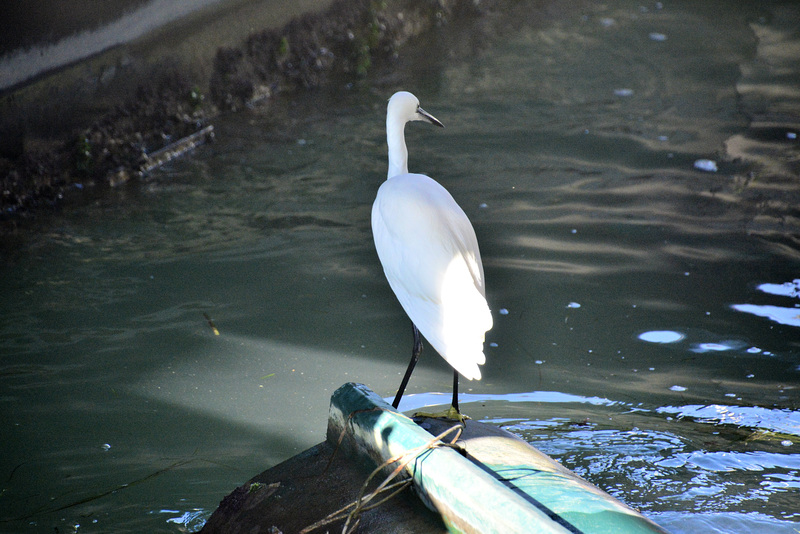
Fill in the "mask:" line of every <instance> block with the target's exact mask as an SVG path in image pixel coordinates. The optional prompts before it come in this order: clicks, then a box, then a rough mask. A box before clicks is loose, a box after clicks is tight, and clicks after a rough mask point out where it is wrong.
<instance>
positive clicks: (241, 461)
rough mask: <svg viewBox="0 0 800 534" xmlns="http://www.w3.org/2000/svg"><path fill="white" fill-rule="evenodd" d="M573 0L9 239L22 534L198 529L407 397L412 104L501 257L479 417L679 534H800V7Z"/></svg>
mask: <svg viewBox="0 0 800 534" xmlns="http://www.w3.org/2000/svg"><path fill="white" fill-rule="evenodd" d="M558 5H560V4H556V6H549V7H546V8H545V7H541V4H540V3H527V2H523V3H520V4H519V5H518V6H517V7H516V8H515V10H514V11H513V12H511V13H507V14H505V15H504V16H505V17H507V19H506V20H507V22H508V23H507V24H504V25H499V26H500V27H502V28H504V29H503V31H502V32H500V33H499V34H496V33H495V34H493V35H491V36H490V37H488V38H486V39H485V40H484V39H482V38H481V37H480V36H479V35H478V36H476V35H471V37H470V39H471V40H470V41H469V42H465V41H464V40H463V36H459V35H457V34H456V37H457V38H456V37H452V38H450V40H448V38H445V37H440V38H437V39H431V42H429V43H426V44H427V45H428V46H432V47H438V48H437V49H436V50H437V52H440V53H436V54H430V53H427V54H420V55H417V56H413V57H412V59H413V61H411V60H408V61H407V62H406V63H405V64H404V65H403V66H402V70H401V71H400V74H398V75H397V76H398V78H399V81H394V80H393V81H391V82H388V83H387V82H385V81H382V80H384V78H382V77H380V76H379V74H376V75H375V78H374V79H368V80H365V81H364V82H362V83H361V84H357V85H355V86H353V87H350V88H348V89H344V90H340V88H337V90H335V91H331V92H322V91H319V92H317V93H313V94H309V95H306V96H301V97H296V98H283V99H278V100H276V101H275V102H274V103H273V104H272V107H271V108H269V109H263V108H262V109H256V110H251V111H247V112H243V113H239V114H236V115H231V116H225V117H222V118H220V119H219V120H218V121H216V122H215V127H216V134H217V141H216V142H215V143H213V144H211V145H208V146H205V147H202V148H200V149H199V150H197V151H196V152H195V153H193V154H192V155H191V156H190V157H188V158H185V159H182V160H180V161H177V162H174V163H172V164H170V165H168V166H167V167H165V168H163V169H161V170H160V171H158V172H156V173H154V174H152V175H151V176H149V177H147V178H146V179H143V180H141V181H138V182H136V183H133V184H129V185H126V186H124V187H122V188H119V189H116V190H114V191H112V192H110V193H109V194H107V195H103V196H101V197H100V198H98V199H96V200H93V201H92V202H90V203H88V204H87V205H84V206H82V207H80V208H78V209H72V210H67V211H66V212H64V213H60V214H56V215H53V216H52V217H50V218H49V219H48V220H47V221H44V222H43V223H42V227H41V229H39V230H36V231H31V232H30V233H29V235H25V236H24V237H22V238H20V241H21V242H20V243H18V244H17V246H15V247H13V248H8V249H6V252H5V257H4V258H3V261H2V265H0V299H1V300H2V307H3V310H4V311H3V313H2V316H0V417H2V424H3V447H2V455H0V479H2V480H3V483H2V489H1V490H0V510H2V512H0V531H3V532H39V531H51V532H52V531H53V530H54V529H58V531H59V532H71V531H78V532H109V531H114V532H143V531H147V532H184V531H187V530H188V531H194V530H197V529H198V528H199V527H200V526H201V525H202V522H203V520H204V518H206V517H207V516H208V515H209V514H210V513H211V512H212V511H213V509H214V508H215V507H216V505H217V503H218V502H219V500H220V499H221V498H222V497H223V496H225V495H226V494H227V493H229V492H230V491H231V490H232V489H233V488H234V487H236V486H237V485H239V484H241V483H243V482H244V481H246V480H247V479H249V478H250V477H251V476H253V475H255V474H257V473H259V472H260V471H262V470H264V469H266V468H267V467H270V466H272V465H274V464H276V463H278V462H280V461H282V460H283V459H285V458H287V457H289V456H291V455H293V454H295V453H297V452H300V451H302V450H304V449H305V448H307V447H309V446H311V445H314V444H316V443H318V442H320V441H322V440H323V439H324V433H325V423H326V419H327V406H328V399H329V397H330V395H331V393H332V392H333V391H334V390H335V389H336V388H337V387H338V386H339V385H341V384H342V383H344V382H347V381H356V382H362V383H365V384H367V385H368V386H369V387H371V388H372V389H373V390H375V391H376V392H378V393H379V394H381V395H383V396H386V397H388V396H391V395H393V393H394V389H395V388H396V386H397V384H398V383H399V380H400V378H401V375H402V372H403V371H404V370H405V366H406V363H407V357H408V354H409V351H410V345H411V339H410V326H409V323H408V320H407V319H406V318H405V317H404V315H403V312H402V310H401V309H400V307H399V305H398V304H397V303H396V301H395V299H394V297H393V295H392V294H391V291H390V289H389V287H388V284H387V283H386V281H385V279H384V278H383V274H382V272H381V268H380V265H379V264H378V261H377V257H376V255H375V251H374V248H373V245H372V241H371V240H372V237H371V231H370V226H369V212H370V207H371V203H372V200H373V198H374V195H375V192H376V190H377V188H378V186H379V185H380V182H381V180H383V178H384V176H385V172H386V171H385V169H386V160H385V146H384V131H383V126H384V124H383V123H384V113H385V103H386V100H387V98H388V96H389V95H390V94H391V93H392V92H393V91H394V90H396V89H398V88H404V89H408V90H411V91H413V92H415V93H416V94H417V96H418V97H419V98H420V100H421V101H422V105H423V106H424V107H425V109H426V110H428V111H430V112H431V113H433V114H434V115H436V116H437V118H439V119H440V120H442V121H443V122H444V123H445V125H446V128H445V129H444V130H440V129H434V128H426V127H425V125H423V124H411V125H409V126H408V128H407V130H406V133H407V139H408V144H409V150H410V154H411V157H410V168H411V169H412V171H416V172H425V173H428V174H430V175H431V176H433V177H434V178H436V179H438V180H439V181H440V182H441V183H443V185H445V186H446V187H447V188H448V189H449V190H450V191H451V193H452V194H453V196H454V197H455V198H456V200H457V201H458V202H459V203H460V204H461V205H462V207H463V208H464V210H465V211H466V213H467V214H468V215H469V216H470V218H471V220H472V221H473V225H474V226H475V229H476V233H477V235H478V240H479V242H480V245H481V250H482V254H483V258H484V265H485V269H486V279H487V287H488V291H487V297H488V300H489V303H490V307H491V308H492V310H493V315H494V319H495V327H494V329H493V330H492V331H491V332H489V335H488V338H487V350H486V354H487V359H488V361H487V364H486V365H485V366H484V368H483V371H484V378H483V380H481V381H480V382H464V383H463V386H462V387H463V391H464V396H463V399H462V408H463V410H464V411H465V412H466V413H467V414H469V415H470V416H472V417H473V418H475V419H481V420H487V421H489V422H493V423H495V424H498V425H502V426H504V427H506V428H508V429H509V430H512V431H513V432H515V433H517V434H518V435H520V436H521V437H524V438H525V439H527V440H529V441H530V442H531V443H532V444H533V445H535V446H536V447H538V448H540V449H541V450H543V451H544V452H546V453H548V454H550V455H552V456H554V457H555V458H557V459H559V460H560V461H562V463H564V465H566V466H567V467H569V468H570V469H573V470H575V471H576V472H578V473H579V474H580V475H582V476H584V477H586V478H587V479H589V480H590V481H592V482H594V483H595V484H597V485H598V486H600V487H601V488H603V489H605V490H606V491H608V492H610V493H612V494H613V495H615V496H616V497H618V498H620V499H622V500H623V501H625V502H626V503H628V504H630V505H632V506H634V507H636V508H639V509H640V510H642V512H643V513H645V514H646V515H648V516H649V517H651V518H653V519H654V520H655V521H656V522H658V523H660V524H662V525H663V526H665V527H666V528H668V529H669V530H671V531H674V532H695V531H708V532H737V533H738V532H742V533H744V532H770V533H778V532H795V531H796V529H797V528H800V527H798V524H800V514H799V513H798V509H800V508H798V499H797V491H798V488H800V407H798V401H800V393H799V392H798V385H800V384H799V383H800V330H798V328H799V326H798V321H797V315H796V313H800V311H797V312H796V313H795V311H794V310H796V309H797V308H798V305H799V304H800V302H799V301H798V297H797V294H796V291H797V290H798V289H800V288H798V287H797V285H798V283H796V282H793V281H794V280H795V279H798V278H800V253H798V242H797V236H798V233H799V232H798V231H799V230H800V225H798V223H797V217H796V215H797V214H796V213H795V211H794V210H795V208H794V207H792V206H788V207H786V206H781V205H780V202H779V199H778V200H775V199H776V198H778V197H775V196H769V195H775V191H782V190H786V191H792V188H794V187H795V183H794V182H793V181H792V180H791V179H790V178H786V179H784V180H767V179H766V178H763V179H761V180H759V176H762V175H763V176H766V175H767V174H770V173H771V174H770V175H771V176H774V175H775V174H776V173H780V172H785V173H787V176H791V170H792V169H791V162H792V158H796V157H797V153H798V144H797V143H798V141H797V140H796V138H792V137H791V135H787V134H792V133H793V132H795V131H796V129H793V128H791V124H789V125H787V123H786V121H785V120H784V119H783V118H785V117H786V116H792V115H791V113H792V112H793V113H794V114H795V115H793V116H796V114H797V112H798V110H800V98H798V97H797V96H795V93H794V92H793V91H792V90H790V89H791V88H792V87H797V86H798V83H800V67H799V66H798V58H799V57H800V56H797V55H792V54H790V53H784V52H785V51H791V50H796V49H798V47H800V44H799V43H800V39H798V31H797V28H798V27H800V24H797V22H798V21H800V9H798V8H797V7H796V6H795V5H794V4H791V3H777V2H776V3H768V4H765V5H762V4H761V3H758V2H751V3H738V4H737V7H736V9H732V8H731V7H730V6H727V4H723V3H716V2H715V3H703V4H702V6H698V5H696V3H694V2H675V3H671V2H664V3H663V5H661V4H656V3H648V4H647V5H642V4H639V3H635V2H621V1H620V2H616V1H615V2H611V3H606V4H603V5H602V6H593V5H580V6H577V5H575V6H572V7H571V8H570V9H569V10H566V11H562V10H561V9H566V8H565V7H562V8H561V9H559V8H558V7H557V6H558ZM734 11H735V12H734ZM525 20H527V21H535V22H528V23H525V22H522V21H525ZM439 39H441V40H439ZM462 48H468V49H469V52H470V53H469V54H464V53H463V52H464V50H463V49H462ZM459 51H460V52H462V53H461V54H460V55H459V54H458V53H457V52H459ZM465 55H466V56H468V58H467V57H463V56H465ZM398 68H401V67H398ZM781 121H783V122H781ZM795 126H796V127H797V129H800V125H797V124H795ZM747 140H750V141H753V140H755V141H758V142H759V143H760V144H755V145H754V144H753V143H751V144H747V143H745V142H744V141H747ZM743 146H745V148H741V147H743ZM743 154H744V155H745V156H750V159H747V158H744V159H743V158H742V157H741V156H742V155H743ZM737 158H738V159H737ZM757 158H760V159H761V166H759V165H756V164H754V163H753V161H752V160H753V159H757ZM698 159H711V160H715V161H716V162H717V165H718V169H719V170H718V171H717V172H716V173H711V172H704V171H701V170H698V169H696V168H694V166H693V165H694V162H695V161H696V160H698ZM764 169H767V170H768V171H769V173H768V172H767V171H766V170H764ZM749 173H753V174H749ZM795 178H796V176H795ZM795 181H796V180H795ZM82 194H88V193H82ZM759 194H761V195H762V197H763V202H761V203H758V202H757V201H756V200H753V199H754V198H757V195H759ZM758 198H761V197H758ZM762 284H774V286H764V285H762ZM781 308H782V309H783V311H781V310H780V309H781ZM770 314H771V316H772V318H770ZM206 316H207V317H208V318H210V320H211V321H212V322H213V325H214V326H215V327H216V328H217V329H218V331H219V335H215V332H214V330H213V328H212V326H211V324H209V319H208V318H207V317H206ZM659 332H660V334H659ZM665 332H666V333H665ZM450 376H451V375H450V370H449V368H448V367H447V365H446V364H445V363H444V362H443V360H441V358H439V357H438V356H436V355H435V354H434V353H433V352H432V351H430V350H427V351H426V352H424V353H423V358H422V360H421V362H420V365H419V366H418V368H417V370H416V372H415V374H414V376H413V378H412V380H411V383H410V385H409V390H408V391H409V393H410V394H411V395H409V396H408V397H407V398H406V399H405V402H404V404H403V405H402V406H401V407H404V408H406V409H412V408H413V407H416V406H421V405H426V404H430V403H435V402H442V403H446V402H447V399H448V396H447V393H448V390H449V387H450ZM435 393H443V394H444V395H443V396H440V395H431V394H435Z"/></svg>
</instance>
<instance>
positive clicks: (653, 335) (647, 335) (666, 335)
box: [639, 330, 686, 343]
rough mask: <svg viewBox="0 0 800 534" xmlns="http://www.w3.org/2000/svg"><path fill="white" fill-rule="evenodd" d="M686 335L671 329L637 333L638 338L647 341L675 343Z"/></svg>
mask: <svg viewBox="0 0 800 534" xmlns="http://www.w3.org/2000/svg"><path fill="white" fill-rule="evenodd" d="M685 337H686V336H684V335H683V334H681V333H680V332H674V331H672V330H651V331H650V332H643V333H641V334H639V339H641V340H642V341H647V342H648V343H677V342H678V341H681V340H682V339H684V338H685Z"/></svg>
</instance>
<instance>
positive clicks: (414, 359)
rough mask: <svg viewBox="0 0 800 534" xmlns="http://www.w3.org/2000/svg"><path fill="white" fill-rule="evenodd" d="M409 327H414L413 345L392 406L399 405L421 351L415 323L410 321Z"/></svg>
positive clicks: (420, 340)
mask: <svg viewBox="0 0 800 534" xmlns="http://www.w3.org/2000/svg"><path fill="white" fill-rule="evenodd" d="M411 328H413V329H414V347H413V348H412V349H411V362H410V363H409V364H408V369H406V375H405V376H404V377H403V381H402V382H400V387H399V388H398V389H397V395H395V397H394V402H392V406H394V407H395V408H397V407H398V406H400V399H401V398H403V392H404V391H405V390H406V386H407V385H408V379H409V378H411V373H413V372H414V367H415V366H416V365H417V360H419V354H420V352H422V339H421V338H420V337H419V330H417V325H415V324H414V323H411Z"/></svg>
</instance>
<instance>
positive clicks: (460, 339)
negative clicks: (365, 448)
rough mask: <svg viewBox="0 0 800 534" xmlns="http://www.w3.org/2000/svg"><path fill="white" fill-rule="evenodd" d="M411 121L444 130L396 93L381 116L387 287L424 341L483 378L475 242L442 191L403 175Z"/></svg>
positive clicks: (483, 318) (483, 315)
mask: <svg viewBox="0 0 800 534" xmlns="http://www.w3.org/2000/svg"><path fill="white" fill-rule="evenodd" d="M415 120H424V121H428V122H431V123H433V124H436V125H438V126H441V123H440V122H439V121H438V120H436V119H435V118H434V117H433V116H431V115H430V114H428V113H427V112H425V111H424V110H422V109H421V108H420V107H419V101H418V100H417V98H416V97H415V96H414V95H412V94H411V93H408V92H399V93H395V94H394V95H393V96H392V98H391V99H390V100H389V105H388V108H387V115H386V138H387V143H388V147H389V173H388V178H387V180H386V182H384V183H383V184H382V185H381V187H380V189H378V195H377V198H376V199H375V203H374V204H373V205H372V232H373V237H374V239H375V248H376V249H377V251H378V257H379V258H380V261H381V264H382V265H383V270H384V272H385V274H386V278H387V279H388V281H389V285H390V286H391V287H392V290H393V291H394V293H395V295H397V298H398V300H399V301H400V304H401V305H402V306H403V309H404V310H405V312H406V313H407V314H408V316H409V317H410V318H411V321H412V322H413V323H414V325H416V327H417V328H418V329H419V331H420V332H421V333H422V335H423V336H425V338H426V339H427V340H428V342H429V343H430V344H431V345H432V346H433V348H434V349H436V351H437V352H438V353H439V354H440V355H441V356H442V357H443V358H444V359H445V360H447V362H448V363H449V364H450V365H452V366H453V368H454V369H456V370H457V371H458V372H459V373H461V374H462V375H463V376H465V377H466V378H469V379H480V378H481V372H480V369H479V367H478V365H482V364H483V363H485V362H486V358H485V356H484V354H483V342H484V335H485V332H486V331H487V330H489V329H491V328H492V316H491V313H490V312H489V307H488V305H487V303H486V298H485V283H484V276H483V264H482V263H481V256H480V251H479V250H478V240H477V239H476V237H475V231H474V230H473V228H472V224H470V222H469V219H468V218H467V216H466V214H465V213H464V211H463V210H462V209H461V208H460V207H459V205H458V204H457V203H456V201H455V200H453V197H452V196H451V195H450V193H448V192H447V190H446V189H445V188H444V187H442V186H441V185H439V184H438V183H437V182H436V181H435V180H433V179H432V178H429V177H428V176H425V175H422V174H412V173H409V172H408V151H407V149H406V144H405V136H404V129H405V124H406V123H407V122H409V121H415ZM411 368H413V361H412V367H411ZM403 387H404V385H403ZM454 393H455V392H454ZM399 395H402V391H401V392H400V393H399ZM398 401H399V399H398ZM456 402H457V400H456V398H455V395H454V406H456Z"/></svg>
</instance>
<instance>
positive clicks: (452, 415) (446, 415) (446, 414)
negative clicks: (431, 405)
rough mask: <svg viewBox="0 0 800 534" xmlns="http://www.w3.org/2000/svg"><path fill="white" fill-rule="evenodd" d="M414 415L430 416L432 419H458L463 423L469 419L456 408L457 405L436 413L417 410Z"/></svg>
mask: <svg viewBox="0 0 800 534" xmlns="http://www.w3.org/2000/svg"><path fill="white" fill-rule="evenodd" d="M414 417H430V418H431V419H447V420H448V421H458V422H460V423H463V422H464V421H466V420H467V419H469V417H468V416H466V415H464V414H462V413H461V412H459V411H458V410H456V408H455V406H450V408H448V409H447V410H445V411H443V412H436V413H427V412H417V413H415V414H414Z"/></svg>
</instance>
